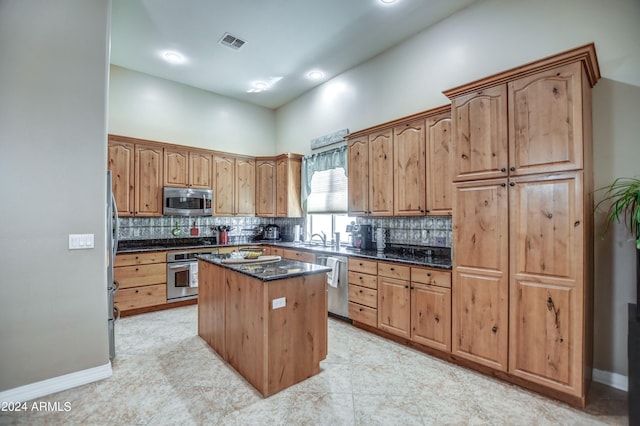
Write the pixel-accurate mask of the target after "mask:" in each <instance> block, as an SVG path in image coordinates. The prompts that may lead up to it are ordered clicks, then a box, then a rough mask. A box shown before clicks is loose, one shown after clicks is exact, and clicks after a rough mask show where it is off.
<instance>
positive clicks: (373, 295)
mask: <svg viewBox="0 0 640 426" xmlns="http://www.w3.org/2000/svg"><path fill="white" fill-rule="evenodd" d="M349 302H354V303H358V304H360V305H364V306H368V307H370V308H377V307H378V291H377V290H373V289H371V288H367V287H360V286H359V285H350V286H349Z"/></svg>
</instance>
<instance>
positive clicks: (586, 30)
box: [276, 0, 640, 375]
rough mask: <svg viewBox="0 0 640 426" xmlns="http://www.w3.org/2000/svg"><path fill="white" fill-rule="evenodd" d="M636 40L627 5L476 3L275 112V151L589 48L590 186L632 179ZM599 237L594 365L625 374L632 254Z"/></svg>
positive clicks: (638, 7) (433, 103)
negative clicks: (593, 64)
mask: <svg viewBox="0 0 640 426" xmlns="http://www.w3.org/2000/svg"><path fill="white" fill-rule="evenodd" d="M639 40H640V2H638V1H637V0H609V1H602V0H537V1H525V0H487V1H481V2H478V3H476V4H473V5H472V6H470V7H468V8H467V9H464V10H462V11H461V12H458V13H456V14H455V15H453V16H451V17H449V18H448V19H445V20H443V21H441V22H440V23H439V24H437V25H435V26H434V27H432V28H430V29H427V30H425V31H423V32H422V33H420V34H418V35H416V36H414V37H413V38H411V39H409V40H407V41H406V42H404V43H403V44H401V45H399V46H397V47H395V48H393V49H391V50H389V51H387V52H385V53H383V54H381V55H379V56H378V57H376V58H373V59H372V60H370V61H368V62H366V63H364V64H362V65H360V66H357V67H355V68H353V69H351V70H349V71H347V72H345V73H343V74H342V75H340V76H338V77H336V78H334V79H333V80H331V81H329V82H327V83H325V84H323V85H322V86H320V87H318V88H316V89H314V90H312V91H310V92H308V93H306V94H305V95H303V96H301V97H300V98H298V99H296V100H294V101H292V102H290V103H289V104H287V105H285V106H283V107H281V108H280V109H278V111H277V115H276V119H277V147H276V150H277V151H278V152H285V151H293V152H301V153H308V152H310V147H309V141H310V139H312V138H315V137H318V136H321V135H324V134H327V133H331V132H334V131H336V130H339V129H343V128H348V129H350V131H352V132H353V131H357V130H360V129H363V128H366V127H369V126H372V125H375V124H378V123H382V122H386V121H389V120H392V119H395V118H398V117H402V116H406V115H409V114H412V113H416V112H419V111H424V110H427V109H430V108H433V107H437V106H440V105H443V104H446V103H448V100H447V98H446V97H445V96H444V95H442V94H441V92H442V91H443V90H446V89H450V88H453V87H456V86H458V85H461V84H464V83H467V82H471V81H474V80H477V79H480V78H483V77H485V76H488V75H491V74H494V73H496V72H500V71H503V70H506V69H509V68H513V67H516V66H518V65H521V64H524V63H528V62H531V61H534V60H537V59H540V58H543V57H545V56H549V55H553V54H556V53H559V52H562V51H564V50H568V49H571V48H574V47H577V46H581V45H583V44H586V43H589V42H595V45H596V51H597V54H598V59H599V64H600V68H601V72H602V75H603V77H604V79H603V80H602V81H601V82H600V83H599V85H598V86H596V88H595V89H594V93H593V95H594V96H593V104H594V133H595V149H594V151H595V162H596V163H595V183H596V186H602V185H605V184H606V183H607V182H610V181H612V180H613V178H615V177H616V176H633V175H639V174H640V167H638V162H637V159H638V158H640V143H638V137H637V135H638V134H640V129H639V128H638V122H639V120H638V118H637V115H638V111H640V99H639V98H638V86H640V72H639V71H638V70H639V69H640V47H639V46H640V45H639V44H638V41H639ZM604 157H607V158H609V159H610V160H611V161H608V160H607V161H605V160H604ZM597 233H598V234H599V232H597ZM609 238H611V239H613V241H609V242H608V243H606V242H605V243H603V242H601V241H600V239H599V238H598V239H597V240H596V256H597V257H596V278H597V281H596V296H595V318H596V327H595V367H596V368H597V369H599V370H603V371H607V372H613V373H616V374H620V375H626V374H627V359H626V330H627V326H626V303H627V302H628V301H631V300H632V299H634V298H635V285H634V284H633V283H634V282H633V281H632V280H630V277H631V276H632V275H633V274H634V271H635V264H634V262H632V261H631V259H632V256H633V254H634V253H633V251H631V252H629V251H628V250H632V245H631V244H630V243H629V242H626V241H625V238H626V237H625V235H623V233H615V235H614V234H612V235H611V236H609ZM603 244H605V245H604V246H603ZM606 244H608V245H606ZM611 246H615V247H616V249H615V251H614V252H613V253H615V254H616V256H612V255H611V253H612V252H611V251H609V248H610V247H611ZM604 253H607V254H608V255H607V256H605V255H604ZM618 255H619V256H618Z"/></svg>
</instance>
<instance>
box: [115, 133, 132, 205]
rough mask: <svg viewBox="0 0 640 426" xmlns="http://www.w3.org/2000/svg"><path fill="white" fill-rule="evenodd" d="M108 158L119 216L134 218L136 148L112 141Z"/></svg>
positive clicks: (128, 144)
mask: <svg viewBox="0 0 640 426" xmlns="http://www.w3.org/2000/svg"><path fill="white" fill-rule="evenodd" d="M108 156H109V160H108V161H109V165H108V168H109V170H111V190H112V191H113V196H114V197H115V199H116V204H118V214H119V215H120V216H132V215H133V212H134V205H133V202H134V201H133V200H134V197H133V195H134V161H135V151H134V146H133V144H131V143H126V142H111V141H110V142H109V152H108Z"/></svg>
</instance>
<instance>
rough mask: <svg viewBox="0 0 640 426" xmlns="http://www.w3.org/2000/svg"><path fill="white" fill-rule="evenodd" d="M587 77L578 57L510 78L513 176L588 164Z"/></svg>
mask: <svg viewBox="0 0 640 426" xmlns="http://www.w3.org/2000/svg"><path fill="white" fill-rule="evenodd" d="M582 81H583V79H582V64H581V63H579V62H574V63H572V64H569V65H564V66H561V67H557V68H554V69H550V70H548V71H544V72H540V73H537V74H534V75H530V76H527V77H523V78H520V79H517V80H514V81H511V82H509V83H508V85H507V86H508V93H509V167H510V169H511V172H512V173H511V174H512V175H528V174H534V173H547V172H560V171H570V170H580V169H582V168H583V135H582V134H583V130H582V129H583V122H584V119H585V117H583V107H584V105H585V104H584V103H583V99H582V97H583V91H582V87H583V83H582ZM589 104H590V102H589ZM588 119H589V120H590V117H588ZM590 125H591V123H590V121H589V126H590Z"/></svg>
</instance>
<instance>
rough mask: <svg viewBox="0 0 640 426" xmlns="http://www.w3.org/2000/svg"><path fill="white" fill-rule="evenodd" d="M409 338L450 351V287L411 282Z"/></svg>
mask: <svg viewBox="0 0 640 426" xmlns="http://www.w3.org/2000/svg"><path fill="white" fill-rule="evenodd" d="M411 269H414V268H411ZM411 340H413V341H414V342H417V343H421V344H423V345H426V346H430V347H432V348H435V349H439V350H441V351H445V352H450V351H451V290H450V289H448V288H442V287H437V286H433V285H425V284H417V283H413V282H412V283H411Z"/></svg>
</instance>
